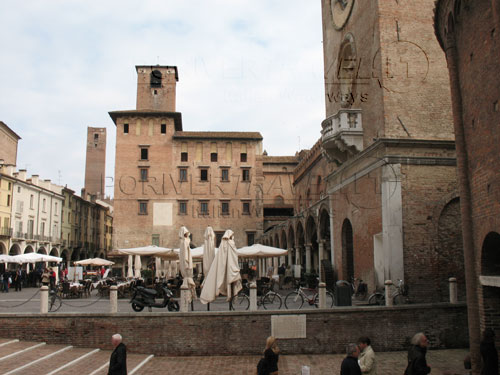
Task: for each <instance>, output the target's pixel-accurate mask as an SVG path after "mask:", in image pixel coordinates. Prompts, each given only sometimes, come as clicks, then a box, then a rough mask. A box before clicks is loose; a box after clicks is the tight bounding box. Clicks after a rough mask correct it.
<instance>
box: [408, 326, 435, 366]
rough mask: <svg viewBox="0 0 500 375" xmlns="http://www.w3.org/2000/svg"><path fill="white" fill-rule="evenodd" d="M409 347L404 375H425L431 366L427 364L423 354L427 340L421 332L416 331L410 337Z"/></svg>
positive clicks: (425, 351)
mask: <svg viewBox="0 0 500 375" xmlns="http://www.w3.org/2000/svg"><path fill="white" fill-rule="evenodd" d="M411 344H412V346H411V348H410V350H408V367H407V368H406V371H405V375H427V374H429V373H430V372H431V367H430V366H428V365H427V361H426V360H425V354H426V353H427V346H428V345H429V341H428V340H427V337H425V335H424V334H423V333H421V332H420V333H417V334H416V335H415V336H413V338H412V339H411Z"/></svg>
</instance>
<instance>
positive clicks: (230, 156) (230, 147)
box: [226, 142, 233, 162]
mask: <svg viewBox="0 0 500 375" xmlns="http://www.w3.org/2000/svg"><path fill="white" fill-rule="evenodd" d="M232 160H233V144H232V143H231V142H227V143H226V161H228V162H231V161H232Z"/></svg>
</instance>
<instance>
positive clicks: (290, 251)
mask: <svg viewBox="0 0 500 375" xmlns="http://www.w3.org/2000/svg"><path fill="white" fill-rule="evenodd" d="M292 251H293V247H289V248H288V265H289V266H290V267H291V266H292V265H293V260H292Z"/></svg>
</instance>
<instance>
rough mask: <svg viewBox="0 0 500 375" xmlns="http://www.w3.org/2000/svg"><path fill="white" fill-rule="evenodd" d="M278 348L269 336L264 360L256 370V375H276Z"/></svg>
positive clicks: (274, 340)
mask: <svg viewBox="0 0 500 375" xmlns="http://www.w3.org/2000/svg"><path fill="white" fill-rule="evenodd" d="M279 352H280V350H279V348H278V344H277V343H276V339H275V338H274V337H273V336H269V337H268V338H267V340H266V350H264V359H263V361H262V363H260V364H259V365H260V368H258V375H278V360H279Z"/></svg>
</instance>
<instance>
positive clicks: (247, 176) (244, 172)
mask: <svg viewBox="0 0 500 375" xmlns="http://www.w3.org/2000/svg"><path fill="white" fill-rule="evenodd" d="M241 179H242V181H250V169H243V170H242V175H241Z"/></svg>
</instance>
